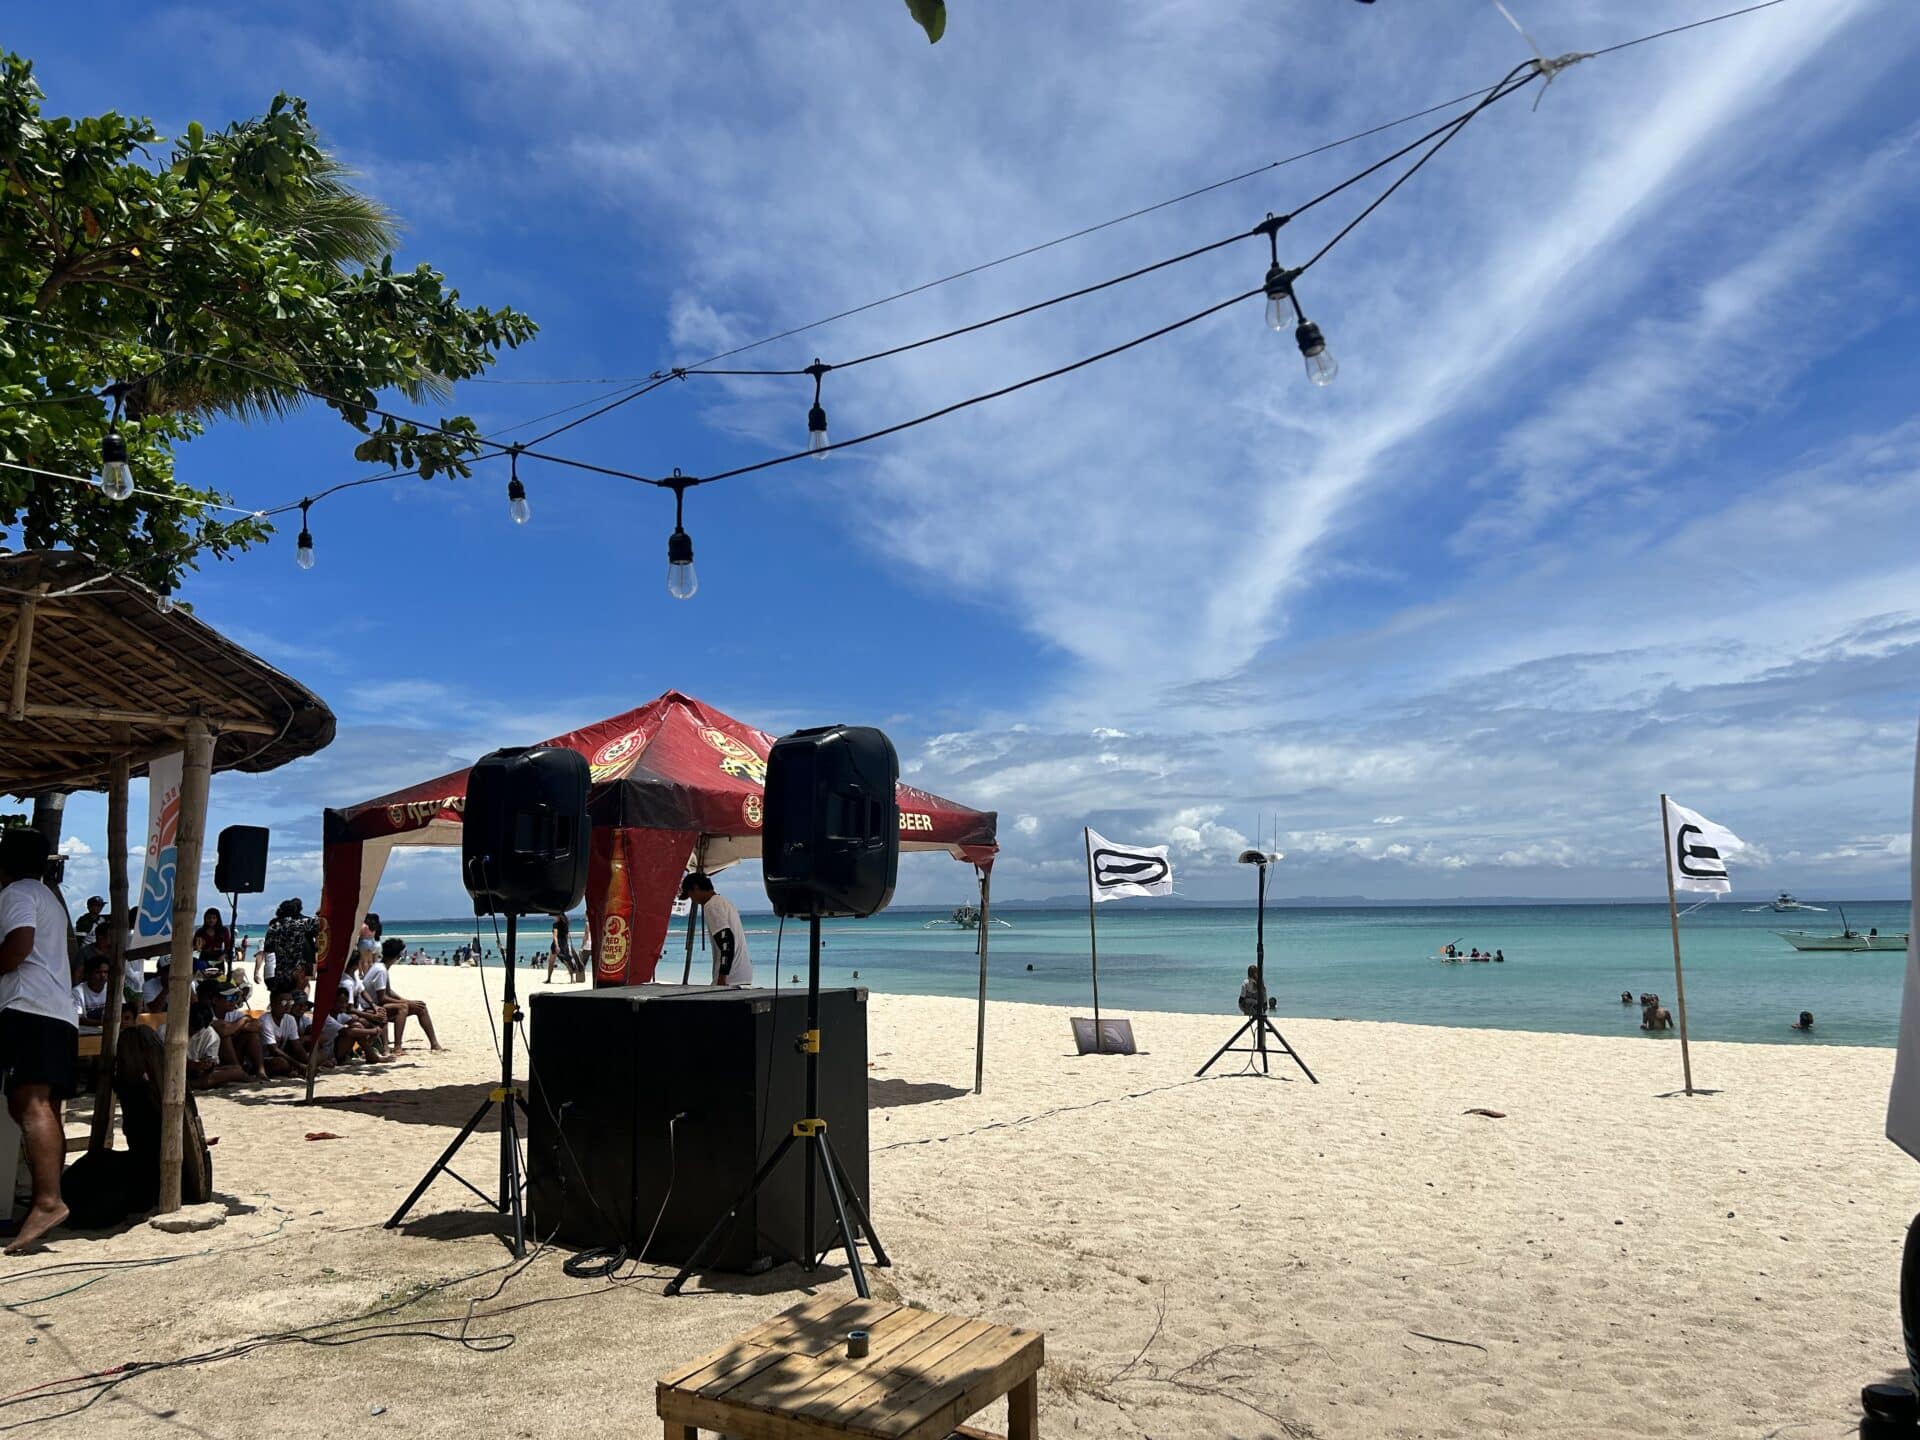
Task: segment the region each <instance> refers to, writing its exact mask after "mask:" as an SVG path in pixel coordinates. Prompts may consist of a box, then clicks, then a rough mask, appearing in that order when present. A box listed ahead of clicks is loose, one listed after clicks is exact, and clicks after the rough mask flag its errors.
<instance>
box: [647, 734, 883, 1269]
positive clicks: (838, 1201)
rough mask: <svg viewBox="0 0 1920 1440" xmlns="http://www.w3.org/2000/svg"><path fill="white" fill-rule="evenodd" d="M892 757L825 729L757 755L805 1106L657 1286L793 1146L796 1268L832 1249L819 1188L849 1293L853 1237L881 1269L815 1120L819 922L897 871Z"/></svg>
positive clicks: (872, 908)
mask: <svg viewBox="0 0 1920 1440" xmlns="http://www.w3.org/2000/svg"><path fill="white" fill-rule="evenodd" d="M899 779H900V760H899V757H898V756H897V755H895V754H894V749H893V742H892V741H891V740H889V739H888V738H887V737H886V736H885V735H883V734H882V733H881V732H880V731H878V730H875V729H871V728H869V727H865V726H850V725H829V726H824V727H821V728H819V729H814V730H799V731H796V732H794V733H793V734H791V735H786V736H783V737H781V738H780V739H779V740H777V741H775V742H774V746H773V749H772V751H771V752H770V753H769V754H768V756H767V782H766V810H765V815H764V819H763V822H762V828H761V832H760V834H761V852H760V867H761V872H762V875H763V877H764V879H765V882H766V887H767V898H768V899H769V900H771V901H772V902H773V910H774V913H775V914H776V915H779V916H781V917H782V918H786V917H803V918H804V919H805V920H806V921H807V1022H806V1023H807V1028H806V1029H805V1030H804V1031H803V1032H802V1033H801V1034H800V1036H799V1037H798V1040H797V1045H798V1048H799V1050H800V1052H801V1053H802V1054H803V1055H804V1056H805V1057H806V1062H807V1108H806V1114H805V1116H804V1117H803V1118H801V1119H799V1120H796V1121H795V1122H794V1124H793V1128H792V1130H790V1131H789V1132H788V1133H787V1135H786V1137H785V1138H784V1139H782V1140H781V1142H780V1144H779V1145H778V1146H777V1147H775V1149H774V1151H773V1153H772V1154H771V1155H769V1156H768V1157H767V1158H766V1160H765V1161H764V1162H762V1164H761V1166H760V1168H759V1169H758V1170H757V1171H755V1172H754V1176H753V1179H752V1180H751V1181H750V1182H749V1183H748V1185H747V1188H746V1190H745V1191H744V1192H743V1193H742V1194H741V1196H740V1198H739V1199H738V1200H736V1201H735V1202H734V1203H733V1205H732V1207H731V1208H730V1209H728V1210H727V1211H726V1213H724V1214H723V1215H721V1216H720V1218H719V1219H718V1220H717V1221H716V1222H715V1223H714V1226H713V1228H712V1229H711V1230H709V1231H708V1232H707V1234H706V1236H705V1237H704V1238H703V1239H702V1240H701V1241H700V1243H699V1244H698V1245H696V1246H695V1247H694V1249H693V1252H692V1253H691V1254H690V1255H689V1256H688V1257H687V1262H686V1264H685V1265H683V1266H682V1267H681V1269H680V1273H679V1274H677V1275H675V1276H674V1277H673V1279H671V1280H670V1281H668V1282H667V1289H666V1293H667V1294H669V1295H678V1294H679V1293H680V1290H681V1287H682V1286H684V1285H685V1284H686V1283H687V1281H688V1279H689V1278H691V1277H692V1275H693V1274H694V1273H695V1272H696V1271H698V1270H701V1269H704V1268H705V1267H706V1265H707V1262H708V1260H709V1259H710V1258H711V1256H712V1254H713V1252H714V1249H715V1247H716V1246H717V1245H718V1244H719V1242H720V1239H721V1237H722V1236H723V1235H724V1234H725V1233H726V1231H727V1228H728V1227H729V1226H730V1225H731V1224H732V1223H733V1222H734V1220H735V1219H736V1218H737V1217H738V1216H739V1214H740V1212H741V1210H742V1208H743V1207H744V1206H745V1205H746V1204H747V1202H748V1201H749V1200H750V1199H751V1198H752V1197H753V1196H754V1195H755V1194H756V1193H758V1191H759V1190H760V1189H761V1187H762V1186H763V1185H765V1184H766V1183H767V1179H768V1177H769V1176H770V1175H772V1174H773V1172H774V1171H775V1170H777V1169H778V1168H779V1166H780V1162H781V1161H783V1160H784V1159H786V1157H787V1153H788V1152H789V1151H791V1150H793V1149H794V1148H795V1147H796V1146H798V1147H799V1151H800V1156H801V1162H802V1164H804V1165H805V1167H806V1171H805V1177H804V1182H803V1183H804V1187H805V1188H804V1198H803V1205H804V1210H805V1216H806V1218H805V1223H804V1225H803V1226H802V1229H801V1232H800V1233H801V1234H802V1235H803V1236H805V1238H806V1246H807V1253H806V1254H805V1255H804V1256H803V1257H802V1259H801V1263H802V1266H803V1267H804V1268H805V1269H808V1270H812V1269H814V1268H815V1267H816V1266H818V1265H819V1263H820V1261H821V1260H822V1259H823V1258H824V1257H825V1254H826V1253H828V1252H831V1251H832V1250H833V1249H834V1248H835V1246H834V1244H833V1243H831V1242H830V1243H829V1244H828V1245H827V1247H826V1251H825V1252H820V1251H815V1250H814V1249H813V1246H814V1243H815V1233H816V1232H815V1229H814V1218H815V1206H816V1202H817V1198H818V1187H822V1186H823V1187H824V1189H825V1193H826V1199H827V1203H828V1205H829V1206H830V1207H831V1211H832V1216H833V1224H832V1239H833V1241H837V1242H838V1247H839V1248H840V1249H841V1250H843V1251H844V1252H845V1253H846V1257H847V1269H848V1271H849V1272H850V1273H851V1274H852V1276H853V1287H854V1289H855V1290H856V1291H857V1292H858V1293H859V1295H860V1297H861V1299H863V1300H864V1299H866V1298H868V1295H869V1293H870V1292H869V1291H868V1289H867V1272H866V1267H865V1266H864V1265H863V1264H862V1262H861V1259H860V1248H859V1245H860V1241H861V1239H862V1238H863V1237H864V1238H865V1240H866V1242H867V1243H868V1244H869V1245H870V1246H871V1247H872V1249H873V1263H874V1264H876V1265H883V1266H884V1265H891V1264H892V1263H893V1262H892V1261H891V1260H889V1259H888V1258H887V1252H886V1250H885V1249H884V1248H883V1247H882V1246H881V1244H880V1237H879V1236H878V1235H876V1234H874V1231H873V1222H872V1221H871V1220H869V1219H868V1218H867V1207H866V1204H865V1202H864V1201H863V1199H862V1197H861V1195H860V1193H859V1191H858V1190H857V1189H856V1188H855V1187H854V1185H853V1184H852V1183H851V1180H850V1179H849V1176H848V1172H847V1167H846V1166H845V1165H844V1164H843V1163H842V1161H841V1159H840V1157H839V1155H838V1154H837V1153H836V1152H835V1151H834V1148H833V1141H832V1140H831V1139H830V1138H829V1137H828V1135H827V1122H826V1121H825V1120H823V1119H821V1118H820V1109H821V1106H820V921H821V919H822V918H823V917H826V916H860V917H864V916H867V915H874V914H877V913H879V912H880V911H881V910H884V909H885V908H886V906H887V902H888V901H889V900H891V899H892V898H893V887H894V883H895V881H896V879H897V878H898V875H899V869H900V805H899V796H898V793H897V790H896V787H897V785H898V783H899Z"/></svg>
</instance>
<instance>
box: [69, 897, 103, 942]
mask: <svg viewBox="0 0 1920 1440" xmlns="http://www.w3.org/2000/svg"><path fill="white" fill-rule="evenodd" d="M106 910H107V897H106V896H104V895H89V896H88V897H87V913H86V914H84V915H82V916H81V917H80V918H79V919H77V920H75V921H74V922H73V933H74V934H76V935H78V936H79V937H80V938H81V939H82V940H85V939H87V938H88V937H89V936H91V935H92V934H93V932H94V930H95V929H97V928H98V927H99V924H100V922H101V921H102V920H104V919H106Z"/></svg>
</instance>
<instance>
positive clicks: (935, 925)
mask: <svg viewBox="0 0 1920 1440" xmlns="http://www.w3.org/2000/svg"><path fill="white" fill-rule="evenodd" d="M993 923H994V924H996V925H1001V926H1004V927H1005V928H1007V929H1008V930H1011V929H1012V928H1013V922H1012V921H1011V920H1002V919H1001V918H1000V917H999V916H998V915H996V916H994V917H993ZM949 925H954V926H958V927H959V928H960V929H962V930H978V929H979V928H980V907H979V906H978V905H956V906H954V907H953V914H951V915H949V916H948V917H947V918H946V919H944V920H929V921H927V923H926V924H925V925H923V926H921V927H920V928H921V929H923V930H944V929H945V928H946V927H947V926H949Z"/></svg>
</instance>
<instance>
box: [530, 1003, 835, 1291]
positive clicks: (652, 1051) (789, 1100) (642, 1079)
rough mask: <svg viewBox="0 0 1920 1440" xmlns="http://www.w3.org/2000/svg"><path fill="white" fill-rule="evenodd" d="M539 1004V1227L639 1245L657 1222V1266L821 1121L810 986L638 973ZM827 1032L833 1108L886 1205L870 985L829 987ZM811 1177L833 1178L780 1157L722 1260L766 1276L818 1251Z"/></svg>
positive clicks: (825, 1062) (825, 1055) (826, 1235)
mask: <svg viewBox="0 0 1920 1440" xmlns="http://www.w3.org/2000/svg"><path fill="white" fill-rule="evenodd" d="M531 1004H532V1009H533V1024H532V1026H531V1027H530V1033H531V1047H532V1057H533V1059H532V1071H533V1075H532V1089H531V1093H530V1095H529V1098H528V1105H527V1111H528V1122H527V1179H528V1186H529V1193H530V1196H531V1199H532V1210H533V1218H532V1221H531V1222H530V1225H529V1228H530V1229H531V1230H532V1231H533V1233H535V1234H537V1235H541V1236H545V1235H548V1234H550V1233H557V1235H558V1237H559V1238H560V1239H561V1240H562V1241H564V1242H565V1243H567V1244H570V1245H579V1246H600V1245H609V1246H610V1245H626V1246H628V1247H630V1248H631V1249H633V1250H634V1251H636V1252H637V1251H638V1250H639V1247H640V1246H642V1245H643V1244H646V1241H647V1237H648V1235H649V1233H650V1232H651V1233H652V1235H653V1243H652V1244H651V1245H650V1246H648V1247H647V1251H646V1254H645V1255H644V1256H643V1257H641V1258H643V1259H644V1260H645V1261H646V1262H647V1263H649V1264H659V1263H670V1264H677V1263H679V1262H680V1261H682V1260H685V1259H686V1258H687V1257H688V1255H690V1254H691V1253H692V1250H693V1248H694V1246H696V1245H698V1244H699V1243H700V1239H701V1237H702V1236H703V1235H705V1234H706V1232H707V1231H708V1230H709V1229H710V1228H711V1227H712V1225H713V1222H714V1221H715V1220H716V1219H717V1218H719V1217H720V1216H722V1215H724V1214H726V1213H727V1210H728V1208H729V1207H730V1206H731V1205H732V1204H733V1203H734V1201H736V1200H737V1199H739V1197H740V1193H741V1191H743V1190H744V1189H745V1188H746V1185H747V1182H748V1181H749V1180H750V1179H752V1178H753V1172H754V1170H755V1168H756V1167H757V1166H758V1165H759V1163H760V1162H761V1161H763V1160H765V1159H766V1157H767V1156H769V1155H771V1154H772V1153H773V1150H774V1147H775V1146H777V1145H778V1144H779V1143H780V1142H781V1141H782V1140H783V1139H785V1138H786V1136H787V1133H788V1132H789V1131H790V1130H791V1129H792V1128H793V1122H794V1121H796V1120H799V1119H802V1118H805V1115H806V1057H805V1056H804V1055H802V1054H801V1053H799V1051H797V1050H796V1049H795V1048H794V1044H793V1037H794V1036H795V1035H796V1034H797V1033H799V1032H800V1031H802V1030H804V1029H806V1008H807V995H806V991H804V990H786V991H782V992H780V994H779V996H778V997H777V999H776V997H775V994H774V992H773V991H771V990H759V989H716V988H712V987H708V986H695V985H627V986H620V987H617V988H610V989H603V990H571V991H566V992H564V993H553V992H549V991H541V992H540V993H539V994H536V995H535V996H534V997H533V999H532V1002H531ZM820 1030H821V1034H822V1042H821V1047H820V1108H819V1118H820V1119H823V1120H825V1121H826V1122H827V1126H828V1131H829V1133H830V1134H831V1135H832V1136H833V1144H834V1150H835V1152H836V1153H837V1154H838V1155H839V1156H840V1160H841V1163H842V1165H843V1167H844V1168H845V1171H846V1174H847V1177H848V1181H849V1183H850V1184H851V1185H852V1187H853V1190H854V1193H855V1194H856V1195H857V1196H858V1197H859V1199H860V1202H861V1204H862V1205H863V1206H865V1207H866V1209H867V1213H869V1214H871V1213H872V1208H873V1207H872V1205H871V1203H870V1201H871V1196H870V1194H869V1191H868V1172H867V992H866V991H865V990H860V989H844V990H823V991H821V992H820ZM676 1116H679V1117H683V1118H680V1119H678V1120H677V1121H676V1119H675V1117H676ZM670 1132H671V1133H670ZM809 1179H811V1180H812V1181H813V1183H814V1184H816V1185H822V1182H821V1181H820V1175H819V1170H818V1168H817V1167H815V1166H813V1165H811V1164H805V1165H802V1164H799V1163H797V1162H793V1161H789V1162H788V1163H785V1164H783V1165H781V1166H780V1167H779V1168H778V1169H776V1170H775V1171H774V1172H773V1173H772V1174H771V1175H770V1176H769V1177H768V1178H767V1181H766V1183H765V1184H764V1185H762V1186H761V1187H760V1189H759V1190H758V1191H756V1192H755V1193H754V1194H753V1195H752V1196H750V1197H749V1198H748V1200H747V1202H746V1204H745V1205H744V1206H743V1207H742V1208H741V1211H740V1215H739V1218H738V1219H737V1220H736V1221H735V1222H734V1223H733V1224H732V1225H730V1226H729V1227H728V1229H727V1232H726V1234H725V1235H724V1236H723V1237H722V1239H721V1244H720V1246H719V1248H718V1249H717V1250H716V1251H715V1252H714V1254H713V1255H712V1256H711V1257H709V1264H710V1265H711V1268H713V1269H717V1270H728V1271H733V1272H736V1273H751V1272H753V1271H757V1270H763V1269H765V1268H766V1267H767V1266H768V1265H769V1264H771V1263H773V1262H775V1261H784V1260H789V1259H793V1258H795V1257H797V1256H800V1255H803V1254H806V1253H807V1251H808V1247H807V1245H806V1244H805V1238H806V1236H805V1224H806V1222H805V1208H804V1195H805V1192H804V1190H803V1189H802V1187H803V1186H804V1185H805V1184H806V1182H807V1181H808V1180H809ZM816 1194H817V1196H818V1203H817V1205H816V1206H815V1209H814V1236H813V1246H812V1249H813V1250H814V1251H815V1252H817V1251H819V1250H821V1249H824V1248H825V1247H826V1246H827V1245H829V1244H831V1243H833V1241H834V1230H833V1211H832V1209H831V1207H830V1206H828V1204H827V1203H826V1191H825V1188H824V1186H823V1185H822V1188H821V1189H819V1190H818V1191H817V1192H816ZM663 1207H664V1208H663ZM656 1222H657V1223H658V1226H659V1228H658V1230H657V1231H656V1230H655V1228H654V1227H655V1224H656ZM702 1268H707V1267H706V1266H703V1267H702Z"/></svg>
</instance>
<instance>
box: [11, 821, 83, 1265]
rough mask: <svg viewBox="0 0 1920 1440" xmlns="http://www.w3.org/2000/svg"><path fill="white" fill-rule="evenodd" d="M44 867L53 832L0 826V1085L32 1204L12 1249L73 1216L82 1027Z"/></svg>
mask: <svg viewBox="0 0 1920 1440" xmlns="http://www.w3.org/2000/svg"><path fill="white" fill-rule="evenodd" d="M46 869H47V837H46V836H44V835H42V834H41V833H40V832H39V831H37V830H8V831H6V832H4V833H3V834H0V1090H4V1091H5V1092H6V1097H7V1110H8V1113H10V1114H11V1115H12V1116H13V1119H14V1123H15V1124H17V1125H18V1126H19V1127H20V1132H21V1134H22V1135H23V1136H25V1138H26V1148H27V1168H28V1169H29V1170H30V1171H31V1172H32V1174H33V1206H32V1208H31V1209H29V1210H28V1211H27V1218H26V1219H25V1220H23V1221H21V1222H20V1232H19V1234H17V1235H15V1236H14V1237H13V1240H12V1242H11V1243H10V1244H8V1246H7V1252H6V1253H7V1254H9V1255H14V1254H18V1253H19V1252H20V1251H22V1250H26V1249H29V1248H31V1247H32V1246H34V1245H37V1244H38V1243H39V1242H40V1241H41V1239H42V1238H43V1237H44V1236H45V1235H46V1234H47V1232H48V1231H49V1230H51V1229H53V1227H54V1226H56V1225H58V1224H59V1223H60V1222H61V1221H62V1220H65V1219H66V1218H67V1207H66V1206H65V1205H63V1204H62V1203H61V1201H60V1169H61V1166H62V1165H64V1164H65V1163H66V1154H67V1137H66V1130H65V1129H64V1127H63V1126H62V1124H61V1120H60V1105H61V1102H62V1101H64V1100H66V1099H67V1098H68V1097H69V1096H71V1095H72V1094H73V1088H74V1069H75V1066H76V1064H77V1058H78V1057H77V1053H76V1052H77V1050H78V1042H79V1038H80V1030H79V1026H78V1025H77V1024H76V1023H75V1017H74V1008H73V992H72V990H71V988H70V987H69V976H68V971H67V928H68V921H67V910H66V906H64V905H62V904H61V903H60V899H59V897H58V896H57V895H55V894H54V893H53V891H51V890H49V889H48V888H47V886H46V885H45V883H44V882H43V881H42V878H41V877H42V876H44V875H45V874H46ZM6 1163H7V1164H8V1165H11V1164H12V1163H13V1162H12V1159H11V1157H8V1158H7V1160H6Z"/></svg>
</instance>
